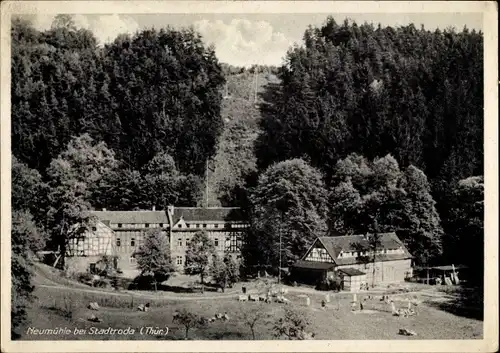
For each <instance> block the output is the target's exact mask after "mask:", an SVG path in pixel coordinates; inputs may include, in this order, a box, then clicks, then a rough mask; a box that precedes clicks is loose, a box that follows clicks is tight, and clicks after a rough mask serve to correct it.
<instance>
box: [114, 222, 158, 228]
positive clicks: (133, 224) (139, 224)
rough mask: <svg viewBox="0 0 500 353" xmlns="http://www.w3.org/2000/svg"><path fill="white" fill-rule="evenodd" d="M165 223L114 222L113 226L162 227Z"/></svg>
mask: <svg viewBox="0 0 500 353" xmlns="http://www.w3.org/2000/svg"><path fill="white" fill-rule="evenodd" d="M164 226H166V224H165V223H114V224H111V227H113V228H115V227H116V228H163V227H164Z"/></svg>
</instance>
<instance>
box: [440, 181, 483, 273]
mask: <svg viewBox="0 0 500 353" xmlns="http://www.w3.org/2000/svg"><path fill="white" fill-rule="evenodd" d="M444 227H445V230H446V231H447V235H446V237H445V239H444V244H445V249H446V251H445V256H446V258H447V259H449V260H450V261H452V262H454V263H465V264H466V265H468V266H469V267H470V268H471V270H473V271H474V274H476V275H477V276H474V278H475V279H482V271H483V263H484V178H483V176H473V177H469V178H466V179H462V180H460V181H459V182H458V183H457V184H455V187H454V189H453V193H452V196H451V197H450V200H449V208H448V212H447V217H446V221H445V222H444ZM478 282H481V281H478Z"/></svg>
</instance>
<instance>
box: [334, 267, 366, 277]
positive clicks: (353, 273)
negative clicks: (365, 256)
mask: <svg viewBox="0 0 500 353" xmlns="http://www.w3.org/2000/svg"><path fill="white" fill-rule="evenodd" d="M339 271H340V272H343V273H345V274H346V275H348V276H363V275H366V273H364V272H361V271H360V270H358V269H355V268H352V267H347V268H341V269H339Z"/></svg>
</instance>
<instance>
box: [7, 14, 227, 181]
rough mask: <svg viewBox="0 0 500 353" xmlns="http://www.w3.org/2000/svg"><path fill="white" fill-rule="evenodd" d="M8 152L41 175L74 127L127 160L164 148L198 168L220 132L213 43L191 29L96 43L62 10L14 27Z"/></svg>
mask: <svg viewBox="0 0 500 353" xmlns="http://www.w3.org/2000/svg"><path fill="white" fill-rule="evenodd" d="M12 39H13V41H12V91H11V93H12V147H13V153H14V155H16V156H17V157H18V158H19V159H20V161H22V162H24V163H27V164H28V166H29V167H31V168H35V169H37V170H38V171H39V172H41V173H42V174H44V173H45V170H46V169H47V168H48V165H49V164H50V162H51V160H52V159H53V158H55V157H57V156H58V155H59V153H60V152H61V151H62V150H63V149H64V147H65V145H66V144H67V143H68V142H69V140H70V139H71V136H78V135H81V134H83V133H89V134H90V136H92V137H93V138H95V139H96V140H99V141H103V142H105V143H106V144H107V145H108V147H109V148H110V149H112V150H114V151H115V153H116V157H117V159H119V160H123V161H124V163H126V165H128V166H129V168H130V169H140V168H141V167H142V166H143V165H144V164H145V163H147V162H148V161H149V160H150V159H151V158H153V157H154V156H155V155H156V154H158V153H160V152H166V153H168V154H170V155H171V156H172V157H173V158H174V160H175V163H176V166H177V168H178V169H179V170H180V171H181V172H183V173H186V174H189V173H193V174H196V175H202V174H203V171H204V165H205V161H206V160H207V159H208V158H210V157H211V156H213V155H214V154H215V146H216V142H217V138H218V136H219V135H220V133H221V131H222V119H221V117H220V103H221V99H222V95H221V90H220V88H221V86H222V85H223V83H224V77H223V74H222V69H221V67H220V65H219V63H218V61H217V59H216V57H215V54H214V51H213V48H211V47H206V46H205V45H204V43H203V42H202V40H201V37H200V36H199V35H198V34H197V33H196V32H194V31H193V30H191V29H185V30H174V29H170V28H167V29H162V30H159V31H157V30H144V31H142V32H138V33H136V34H134V35H133V36H119V37H118V38H116V40H115V41H114V42H113V43H111V44H108V45H106V46H105V47H98V46H97V41H96V39H95V37H94V36H93V34H92V33H91V32H89V31H87V30H83V29H78V30H77V29H76V28H75V26H74V25H73V24H72V20H71V18H70V17H64V16H62V17H61V16H59V17H58V18H56V20H55V21H54V25H53V27H52V28H51V29H50V30H48V31H45V32H39V31H36V30H35V29H33V28H32V27H31V26H30V24H29V23H27V22H26V21H24V20H22V19H15V20H14V21H13V28H12Z"/></svg>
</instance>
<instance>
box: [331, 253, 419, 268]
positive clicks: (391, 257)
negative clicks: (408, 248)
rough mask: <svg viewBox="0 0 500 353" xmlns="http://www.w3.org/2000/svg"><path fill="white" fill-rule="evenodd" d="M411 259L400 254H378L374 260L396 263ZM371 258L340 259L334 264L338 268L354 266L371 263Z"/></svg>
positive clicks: (404, 254)
mask: <svg viewBox="0 0 500 353" xmlns="http://www.w3.org/2000/svg"><path fill="white" fill-rule="evenodd" d="M409 258H411V256H409V255H407V254H406V253H402V254H379V255H377V256H376V258H375V260H376V261H377V262H379V261H396V260H406V259H409ZM372 260H373V258H369V259H368V258H367V257H345V258H343V257H340V258H336V259H335V263H336V264H337V265H339V266H341V265H355V264H360V263H364V262H372Z"/></svg>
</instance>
